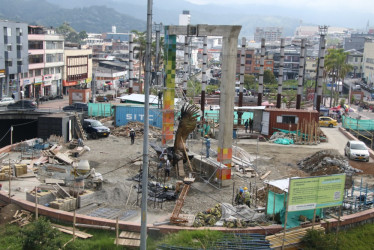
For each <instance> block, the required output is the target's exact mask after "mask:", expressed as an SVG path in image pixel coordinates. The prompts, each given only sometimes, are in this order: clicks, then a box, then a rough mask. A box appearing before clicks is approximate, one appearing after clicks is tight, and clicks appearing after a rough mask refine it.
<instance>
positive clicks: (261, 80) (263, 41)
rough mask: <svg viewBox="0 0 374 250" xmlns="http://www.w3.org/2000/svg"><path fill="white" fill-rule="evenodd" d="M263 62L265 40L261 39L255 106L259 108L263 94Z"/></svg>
mask: <svg viewBox="0 0 374 250" xmlns="http://www.w3.org/2000/svg"><path fill="white" fill-rule="evenodd" d="M264 60H265V38H262V39H261V58H260V73H259V77H258V97H257V106H261V103H262V95H263V93H264Z"/></svg>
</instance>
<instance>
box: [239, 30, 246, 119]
mask: <svg viewBox="0 0 374 250" xmlns="http://www.w3.org/2000/svg"><path fill="white" fill-rule="evenodd" d="M245 44H246V39H245V37H243V38H242V49H241V51H240V79H239V80H240V89H239V105H238V106H239V107H243V87H244V71H245ZM241 124H242V112H241V111H238V125H241Z"/></svg>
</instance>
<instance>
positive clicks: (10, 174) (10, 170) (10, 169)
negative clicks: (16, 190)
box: [8, 159, 12, 203]
mask: <svg viewBox="0 0 374 250" xmlns="http://www.w3.org/2000/svg"><path fill="white" fill-rule="evenodd" d="M8 176H9V202H10V203H11V200H10V188H11V184H10V180H11V179H12V168H11V167H10V159H9V172H8Z"/></svg>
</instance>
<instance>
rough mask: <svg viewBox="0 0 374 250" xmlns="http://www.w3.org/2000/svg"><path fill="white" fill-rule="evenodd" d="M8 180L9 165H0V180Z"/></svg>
mask: <svg viewBox="0 0 374 250" xmlns="http://www.w3.org/2000/svg"><path fill="white" fill-rule="evenodd" d="M5 180H9V166H2V167H1V168H0V181H5Z"/></svg>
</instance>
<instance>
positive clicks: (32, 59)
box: [29, 55, 44, 64]
mask: <svg viewBox="0 0 374 250" xmlns="http://www.w3.org/2000/svg"><path fill="white" fill-rule="evenodd" d="M43 62H44V60H43V55H29V64H33V63H43Z"/></svg>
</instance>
